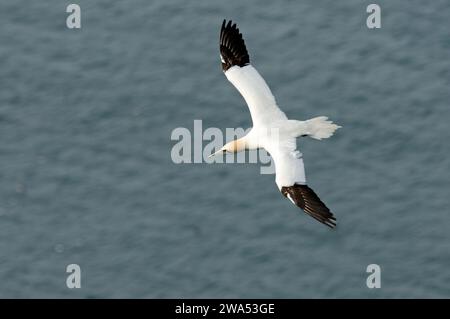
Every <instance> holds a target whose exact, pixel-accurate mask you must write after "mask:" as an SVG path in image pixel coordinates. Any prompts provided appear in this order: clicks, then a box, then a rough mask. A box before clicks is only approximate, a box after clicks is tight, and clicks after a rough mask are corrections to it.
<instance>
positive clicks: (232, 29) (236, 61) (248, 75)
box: [220, 20, 287, 125]
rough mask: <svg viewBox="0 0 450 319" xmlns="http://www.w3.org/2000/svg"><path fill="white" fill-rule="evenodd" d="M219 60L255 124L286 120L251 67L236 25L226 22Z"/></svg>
mask: <svg viewBox="0 0 450 319" xmlns="http://www.w3.org/2000/svg"><path fill="white" fill-rule="evenodd" d="M220 59H221V61H222V69H223V71H224V72H225V76H226V77H227V79H228V80H229V81H230V82H231V83H232V84H233V85H234V86H235V87H236V89H237V90H238V91H239V92H240V93H241V95H242V96H243V98H244V99H245V101H246V102H247V105H248V107H249V109H250V114H251V116H252V121H253V124H254V125H255V124H256V125H257V124H263V125H267V124H268V123H270V122H272V121H275V120H285V119H287V118H286V115H285V114H284V113H283V112H282V111H281V110H280V109H279V108H278V106H277V104H276V101H275V98H274V96H273V94H272V92H271V91H270V88H269V87H268V86H267V83H266V81H264V79H263V77H262V76H261V75H260V74H259V73H258V71H256V69H255V68H254V67H253V66H252V65H251V64H250V57H249V55H248V52H247V48H246V46H245V42H244V39H243V38H242V34H241V33H240V32H239V29H238V28H237V27H236V24H232V22H231V21H229V22H228V23H227V22H226V20H224V21H223V24H222V28H221V31H220Z"/></svg>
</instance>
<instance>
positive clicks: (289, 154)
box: [266, 139, 336, 228]
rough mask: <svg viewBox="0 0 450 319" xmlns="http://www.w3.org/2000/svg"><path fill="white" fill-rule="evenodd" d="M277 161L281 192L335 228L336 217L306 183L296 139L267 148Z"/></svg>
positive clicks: (277, 181) (317, 218)
mask: <svg viewBox="0 0 450 319" xmlns="http://www.w3.org/2000/svg"><path fill="white" fill-rule="evenodd" d="M266 150H267V151H268V152H269V153H270V155H271V156H272V158H273V160H274V162H275V173H276V183H277V185H278V188H279V189H280V191H281V193H282V194H283V195H284V196H285V197H286V198H288V199H289V200H290V201H291V202H292V203H293V204H294V205H296V206H298V207H300V208H301V209H303V211H304V212H305V213H306V214H308V215H310V216H311V217H313V218H314V219H316V220H318V221H319V222H321V223H323V224H325V225H327V226H328V227H331V228H334V227H335V226H336V218H335V217H334V216H333V214H332V213H331V212H330V210H329V209H328V207H327V206H326V205H325V204H324V203H323V202H322V201H321V200H320V198H319V197H318V196H317V195H316V193H315V192H314V191H313V190H312V189H311V188H310V187H309V186H308V185H306V178H305V168H304V164H303V158H302V154H301V153H300V152H299V151H298V150H296V143H295V139H289V140H286V141H284V143H283V144H282V145H279V146H276V147H268V149H266Z"/></svg>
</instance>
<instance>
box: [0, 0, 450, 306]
mask: <svg viewBox="0 0 450 319" xmlns="http://www.w3.org/2000/svg"><path fill="white" fill-rule="evenodd" d="M74 2H75V1H74ZM371 2H374V1H356V0H354V1H350V0H348V1H332V0H328V1H320V2H318V1H312V0H308V1H278V2H274V1H268V0H264V1H260V0H258V1H257V0H251V1H238V0H229V1H217V0H215V1H189V2H188V1H175V0H164V1H163V0H152V1H146V0H129V1H104V0H102V1H100V0H98V1H87V0H78V1H76V3H78V4H79V5H80V6H81V19H82V20H81V21H82V22H81V23H82V28H81V29H80V30H69V29H68V28H67V27H66V17H67V15H68V14H67V13H66V12H65V11H66V6H67V5H68V4H69V3H70V2H67V3H66V2H64V1H63V2H61V1H57V0H48V1H24V0H17V1H6V0H1V1H0V23H1V28H0V85H1V86H0V297H4V298H13V297H22V298H34V297H42V298H49V297H61V298H86V297H87V298H120V297H124V298H154V297H155V298H156V297H162V298H167V297H174V298H178V297H183V298H188V297H190V298H200V297H212V298H218V297H247V298H259V297H266V298H312V297H315V298H338V297H343V298H348V297H361V298H394V297H396V298H400V297H403V298H416V297H424V298H431V297H450V209H449V204H450V192H449V191H450V173H449V172H450V158H449V156H450V151H449V150H450V148H449V141H450V128H449V125H450V105H449V102H450V20H449V16H450V2H449V1H448V0H434V1H428V2H426V3H425V2H424V1H419V0H415V1H399V0H396V1H387V0H378V1H376V3H378V4H379V5H380V6H381V10H382V16H381V18H382V28H381V29H377V30H369V29H368V28H367V27H366V17H367V15H368V14H367V13H366V6H367V5H368V4H369V3H371ZM224 18H231V19H233V20H236V21H237V22H238V24H239V27H240V29H241V31H242V32H243V33H244V37H245V39H246V43H247V46H248V50H249V52H250V54H251V60H252V63H253V65H255V66H256V68H257V69H258V70H259V71H260V73H261V74H262V75H263V76H264V77H265V79H266V80H267V82H268V83H269V85H270V86H271V88H272V90H273V92H274V94H275V95H276V97H277V100H278V103H279V105H280V106H281V107H282V109H283V110H284V111H285V112H286V113H287V114H288V116H290V117H292V118H297V119H307V118H311V117H314V116H319V115H327V116H329V117H330V118H331V119H332V120H334V121H335V122H337V123H338V124H340V125H342V126H343V128H342V129H340V130H339V131H338V132H337V134H336V135H335V136H333V137H332V138H330V139H328V140H324V141H315V140H311V139H309V140H308V139H304V140H301V141H300V143H301V144H300V145H301V150H302V152H303V154H304V160H305V165H306V172H307V177H308V181H309V184H310V186H311V187H312V188H313V189H314V190H315V191H316V192H317V193H318V194H319V196H320V197H321V198H322V199H323V200H324V201H325V202H326V203H327V205H328V206H329V207H330V208H331V209H332V211H333V212H334V213H335V215H336V216H337V218H338V223H339V225H338V228H337V229H336V230H334V231H332V230H330V229H328V228H327V227H325V226H323V225H321V224H320V223H318V222H316V221H315V220H313V219H312V218H310V217H309V216H307V215H305V214H304V213H303V212H301V211H300V210H299V209H296V207H294V206H293V205H292V204H291V203H290V202H289V201H288V200H286V199H285V198H284V197H283V196H282V195H281V194H280V193H279V191H278V189H277V187H276V185H275V183H274V176H273V175H261V174H260V170H259V167H260V165H259V164H214V165H208V164H174V163H173V162H172V160H171V156H170V152H171V149H172V147H173V145H174V144H175V141H171V138H170V136H171V132H172V130H173V129H175V128H177V127H186V128H189V129H192V128H193V121H194V119H201V120H203V126H204V127H205V128H206V127H219V128H221V129H223V130H225V128H226V127H249V126H251V119H250V116H249V113H248V110H247V107H246V106H245V103H244V101H243V99H242V98H241V96H240V95H239V93H238V92H237V91H236V90H235V89H234V88H233V87H232V85H231V84H230V83H229V82H228V81H227V80H226V78H225V77H224V75H223V74H222V72H221V67H220V63H219V53H218V33H219V29H220V24H221V22H222V19H224ZM73 263H75V264H78V265H79V266H80V267H81V288H80V289H69V288H67V286H66V278H67V276H68V275H69V274H68V273H66V266H67V265H69V264H73ZM372 263H375V264H378V265H380V267H381V288H380V289H368V288H367V286H366V278H367V276H368V274H367V273H366V267H367V265H369V264H372Z"/></svg>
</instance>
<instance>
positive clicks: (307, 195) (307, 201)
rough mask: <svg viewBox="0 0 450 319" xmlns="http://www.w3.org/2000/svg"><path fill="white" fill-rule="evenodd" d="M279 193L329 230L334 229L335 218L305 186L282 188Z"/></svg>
mask: <svg viewBox="0 0 450 319" xmlns="http://www.w3.org/2000/svg"><path fill="white" fill-rule="evenodd" d="M281 193H282V194H283V195H284V196H285V197H286V198H288V199H290V200H291V201H293V202H294V203H295V204H296V205H297V206H298V207H300V208H301V209H303V211H304V212H305V213H306V214H308V215H310V216H311V217H313V218H314V219H316V220H318V221H319V222H321V223H322V224H324V225H327V226H328V227H330V228H335V227H336V217H334V215H333V213H331V211H330V210H329V209H328V207H327V206H326V205H325V204H324V203H323V202H322V201H321V200H320V198H319V197H318V196H317V195H316V193H314V191H313V190H312V189H311V188H309V187H308V186H307V185H301V184H294V185H292V186H284V187H282V188H281Z"/></svg>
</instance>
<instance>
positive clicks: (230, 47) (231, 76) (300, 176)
mask: <svg viewBox="0 0 450 319" xmlns="http://www.w3.org/2000/svg"><path fill="white" fill-rule="evenodd" d="M220 60H221V62H222V69H223V72H224V73H225V76H226V77H227V79H228V80H229V81H230V82H231V83H232V84H233V85H234V86H235V87H236V89H237V90H238V91H239V92H240V93H241V95H242V96H243V98H244V99H245V101H246V102H247V104H248V108H249V109H250V114H251V118H252V122H253V127H252V129H251V130H250V131H249V132H248V133H247V134H246V135H245V136H244V137H242V138H239V139H236V140H233V141H231V142H229V143H227V144H225V146H223V147H222V148H221V149H220V150H219V151H217V152H215V153H214V154H211V155H210V156H214V155H217V154H222V153H226V152H229V153H236V152H240V151H243V150H254V149H259V148H264V149H265V150H266V151H267V152H268V153H269V154H270V155H271V157H272V158H273V160H274V163H275V174H276V178H275V182H276V184H277V186H278V189H279V190H280V191H281V193H282V194H283V195H284V196H285V197H286V198H288V199H289V200H290V201H291V202H292V203H294V205H297V206H298V207H300V208H301V209H303V210H304V211H305V213H307V214H308V215H310V216H312V217H313V218H315V219H317V220H318V221H320V222H321V223H323V224H325V225H327V226H329V227H331V228H333V227H335V226H336V218H335V217H334V216H333V214H332V213H331V212H330V210H329V209H328V207H327V206H325V204H324V203H323V202H322V201H321V200H320V198H319V197H318V196H317V195H316V193H314V191H313V190H312V189H311V188H309V187H308V185H307V184H306V177H305V168H304V165H303V158H302V153H300V151H298V150H297V141H296V138H297V137H301V136H309V137H311V138H314V139H317V140H321V139H324V138H328V137H330V136H332V135H333V133H334V132H335V131H336V130H337V129H338V128H340V126H338V125H336V124H333V122H331V121H328V118H327V117H325V116H319V117H315V118H313V119H310V120H306V121H297V120H289V119H288V118H287V116H286V115H285V114H284V113H283V111H281V110H280V109H279V108H278V106H277V103H276V101H275V98H274V96H273V95H272V92H271V91H270V89H269V87H268V86H267V84H266V82H265V81H264V79H263V78H262V77H261V75H260V74H259V73H258V71H256V69H255V68H254V67H253V66H252V65H251V64H250V58H249V55H248V52H247V48H246V46H245V42H244V40H243V38H242V34H241V33H240V32H239V29H238V28H237V27H236V24H233V23H232V21H229V22H228V23H227V21H226V20H224V21H223V23H222V28H221V30H220Z"/></svg>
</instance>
